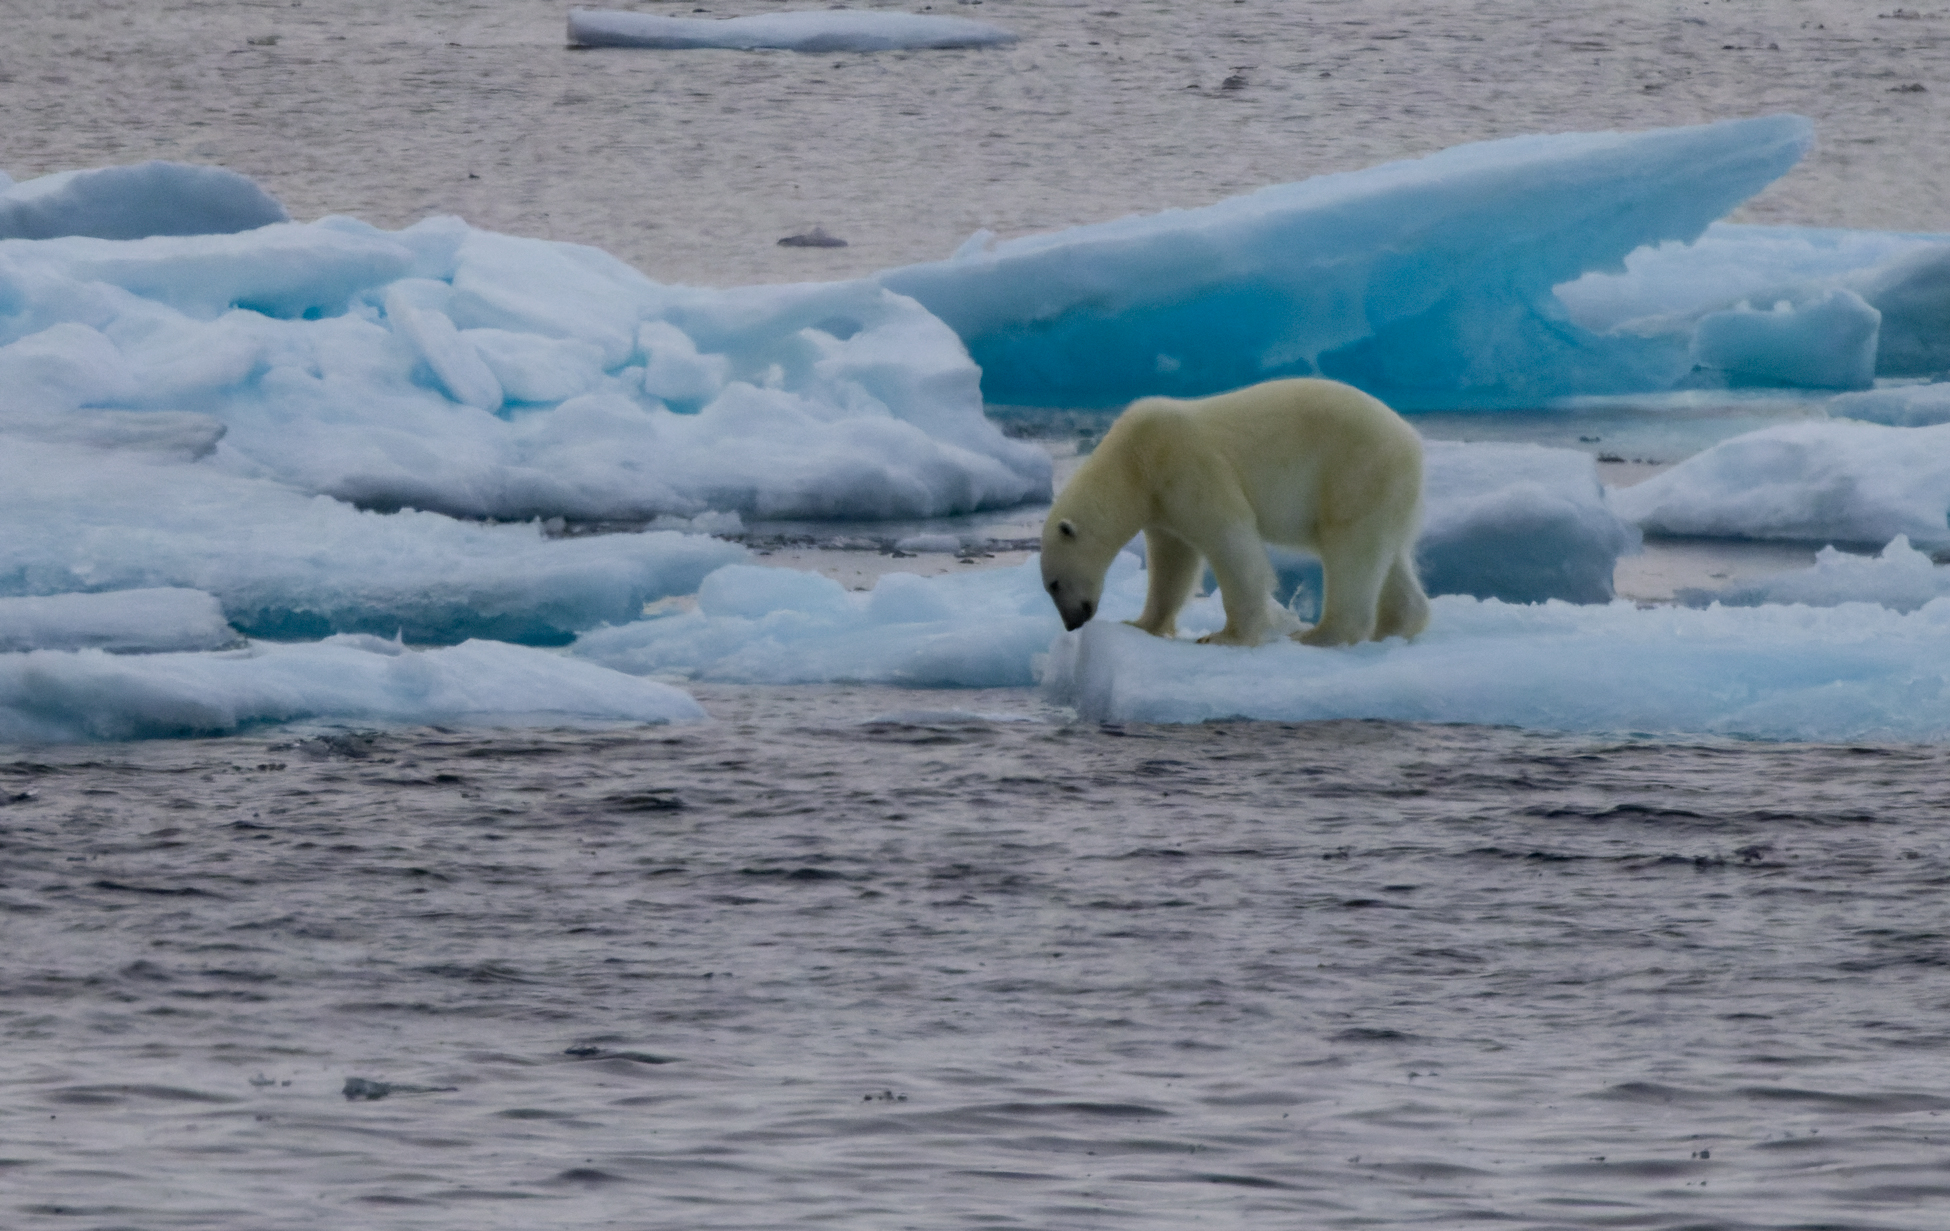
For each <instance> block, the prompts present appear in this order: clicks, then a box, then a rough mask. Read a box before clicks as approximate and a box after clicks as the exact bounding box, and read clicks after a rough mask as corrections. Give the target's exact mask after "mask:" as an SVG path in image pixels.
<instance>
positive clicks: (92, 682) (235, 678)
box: [0, 636, 704, 743]
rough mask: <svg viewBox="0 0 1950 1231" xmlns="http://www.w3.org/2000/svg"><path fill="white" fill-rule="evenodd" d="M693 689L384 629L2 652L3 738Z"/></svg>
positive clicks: (630, 703)
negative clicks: (293, 640) (427, 641)
mask: <svg viewBox="0 0 1950 1231" xmlns="http://www.w3.org/2000/svg"><path fill="white" fill-rule="evenodd" d="M703 717H704V711H703V710H702V709H701V708H699V706H698V704H697V702H696V701H694V700H692V699H691V697H690V695H689V694H688V693H685V692H683V691H681V690H680V689H676V688H672V687H670V686H668V685H665V684H659V683H656V682H654V681H651V680H642V679H637V678H635V677H633V676H628V675H623V674H620V673H618V672H615V671H609V670H605V669H604V668H601V667H598V666H595V665H593V664H590V663H583V662H576V661H574V660H573V659H568V658H564V657H562V656H560V655H557V654H551V653H548V652H546V651H543V650H531V649H525V648H523V647H521V646H513V645H504V644H502V643H500V642H494V641H469V642H466V643H464V644H462V645H457V646H452V647H448V648H445V649H438V650H424V651H422V650H409V649H406V648H404V647H402V646H400V645H398V644H397V643H395V642H389V641H382V640H380V639H379V638H376V637H365V636H344V637H334V638H331V639H330V640H327V641H322V642H312V643H309V644H303V645H268V644H257V645H252V646H250V647H249V648H247V649H244V650H239V651H233V652H229V653H213V654H148V655H139V656H132V655H111V654H105V653H103V652H101V651H100V650H79V651H73V652H62V651H56V650H36V651H33V652H31V653H25V654H0V742H5V743H53V742H65V741H70V740H93V739H154V738H168V737H175V736H198V735H231V734H234V733H236V732H237V731H240V730H242V729H244V728H246V727H251V726H259V725H264V724H268V723H282V722H294V721H299V720H315V721H324V722H342V723H361V724H372V723H382V724H387V725H407V724H415V725H417V724H422V723H465V724H479V725H488V726H530V725H538V724H543V725H569V724H574V723H582V722H690V721H696V720H698V719H701V718H703Z"/></svg>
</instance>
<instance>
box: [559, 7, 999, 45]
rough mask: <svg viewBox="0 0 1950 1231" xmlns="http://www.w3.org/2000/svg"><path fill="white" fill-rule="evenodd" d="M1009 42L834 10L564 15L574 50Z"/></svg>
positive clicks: (950, 24) (965, 25)
mask: <svg viewBox="0 0 1950 1231" xmlns="http://www.w3.org/2000/svg"><path fill="white" fill-rule="evenodd" d="M1015 41H1016V36H1015V35H1013V34H1011V33H1010V32H1009V31H1007V30H1004V29H1002V28H1001V27H1000V26H992V25H990V24H988V23H987V22H985V21H970V20H968V19H967V18H965V17H933V16H928V15H925V14H921V13H872V12H849V11H847V10H845V9H839V10H833V11H811V10H802V11H798V12H785V13H764V14H760V15H758V16H753V17H723V18H698V17H661V16H657V15H654V14H650V13H613V12H604V11H601V10H594V9H570V10H569V42H570V43H572V44H575V45H576V46H580V47H651V48H661V49H664V50H673V51H674V50H685V49H693V48H707V47H720V48H727V49H731V50H736V51H755V50H761V49H776V50H780V51H808V52H826V51H896V50H901V49H914V50H922V49H928V48H946V47H997V46H1002V45H1004V44H1008V43H1013V42H1015Z"/></svg>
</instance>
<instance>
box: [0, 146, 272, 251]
mask: <svg viewBox="0 0 1950 1231" xmlns="http://www.w3.org/2000/svg"><path fill="white" fill-rule="evenodd" d="M290 220H291V216H290V215H289V214H287V213H285V211H284V206H282V205H280V204H278V202H277V200H276V198H274V197H272V196H271V195H270V194H269V193H267V192H265V191H264V190H263V189H262V188H260V187H258V186H257V184H256V182H255V181H253V180H251V179H250V178H248V177H246V176H242V175H239V174H237V173H236V172H235V171H227V170H225V169H224V168H222V167H200V166H192V165H189V164H186V163H179V162H143V163H135V164H133V165H131V166H122V167H99V168H94V169H91V170H86V171H61V172H57V173H56V174H54V175H43V176H41V177H39V178H38V179H31V180H26V181H23V182H21V183H18V184H16V183H12V182H11V181H9V180H7V179H5V178H0V239H53V238H55V237H57V236H62V235H89V236H93V237H95V238H97V239H141V238H143V237H144V236H149V235H221V234H229V233H231V232H234V231H249V230H253V229H255V228H257V227H261V226H269V225H270V224H271V223H274V222H289V221H290Z"/></svg>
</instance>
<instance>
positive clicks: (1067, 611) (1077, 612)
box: [1063, 603, 1097, 632]
mask: <svg viewBox="0 0 1950 1231" xmlns="http://www.w3.org/2000/svg"><path fill="white" fill-rule="evenodd" d="M1096 614H1097V604H1095V603H1080V604H1078V605H1077V606H1076V607H1075V608H1074V609H1072V608H1069V607H1065V608H1063V627H1064V628H1065V629H1067V630H1068V631H1070V632H1075V631H1077V630H1078V629H1079V628H1082V627H1083V626H1084V625H1086V624H1088V623H1090V617H1091V616H1093V615H1096Z"/></svg>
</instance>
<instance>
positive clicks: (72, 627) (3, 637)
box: [0, 589, 241, 654]
mask: <svg viewBox="0 0 1950 1231" xmlns="http://www.w3.org/2000/svg"><path fill="white" fill-rule="evenodd" d="M239 640H241V639H240V638H239V637H238V636H237V633H236V631H235V630H234V629H232V628H231V627H230V622H229V621H228V620H226V619H224V615H223V606H222V604H220V603H218V602H217V600H216V599H214V598H212V597H211V596H210V595H208V594H204V593H203V592H201V591H199V590H176V589H151V590H118V591H115V592H113V593H109V594H54V595H49V596H47V597H44V598H0V653H10V652H15V651H22V650H85V649H96V650H109V651H111V652H114V653H122V654H134V653H143V654H155V653H163V652H166V651H171V650H219V649H224V648H226V647H228V646H232V645H235V644H236V643H237V642H238V641H239Z"/></svg>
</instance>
